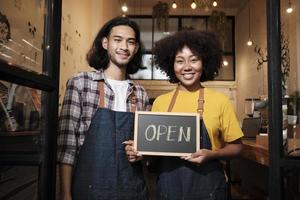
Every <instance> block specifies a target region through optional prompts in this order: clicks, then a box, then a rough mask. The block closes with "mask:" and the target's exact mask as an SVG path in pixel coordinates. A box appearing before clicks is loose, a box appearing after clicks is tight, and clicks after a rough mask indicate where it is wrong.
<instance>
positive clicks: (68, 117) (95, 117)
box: [58, 17, 150, 199]
mask: <svg viewBox="0 0 300 200" xmlns="http://www.w3.org/2000/svg"><path fill="white" fill-rule="evenodd" d="M141 58H142V53H141V41H140V31H139V27H138V26H137V24H136V23H134V22H133V21H131V20H129V19H128V18H124V17H117V18H114V19H112V20H110V21H109V22H107V23H106V24H105V25H104V26H103V27H102V28H101V30H100V31H99V33H98V34H97V36H96V38H95V40H94V42H93V45H92V48H91V49H90V51H89V52H88V54H87V60H88V63H89V65H90V66H91V67H93V68H95V69H96V71H93V72H84V73H79V74H78V75H76V76H74V77H73V78H71V79H70V80H69V81H68V83H67V89H66V95H65V98H64V102H63V107H62V110H61V116H60V123H59V135H58V162H59V168H60V176H61V196H62V199H146V198H147V197H146V189H145V184H144V179H143V175H142V166H141V163H134V164H130V163H129V162H128V161H127V158H126V154H125V152H124V145H123V144H122V143H123V141H125V140H128V139H132V134H133V116H134V115H133V112H134V111H135V110H149V109H150V104H149V100H148V97H147V94H146V92H145V90H144V88H143V87H141V86H139V85H136V84H135V83H134V82H132V81H130V80H128V75H129V74H133V73H135V72H137V70H138V69H139V67H140V66H141ZM77 154H78V155H77Z"/></svg>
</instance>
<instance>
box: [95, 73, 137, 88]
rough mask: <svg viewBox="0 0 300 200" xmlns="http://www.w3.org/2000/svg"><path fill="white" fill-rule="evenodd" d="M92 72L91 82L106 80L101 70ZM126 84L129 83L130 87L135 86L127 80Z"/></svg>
mask: <svg viewBox="0 0 300 200" xmlns="http://www.w3.org/2000/svg"><path fill="white" fill-rule="evenodd" d="M94 72H95V73H93V75H92V78H93V81H101V80H104V81H105V80H106V78H105V74H104V71H103V69H99V70H96V71H94ZM128 83H129V85H130V86H134V85H135V84H134V82H133V81H132V80H130V79H128Z"/></svg>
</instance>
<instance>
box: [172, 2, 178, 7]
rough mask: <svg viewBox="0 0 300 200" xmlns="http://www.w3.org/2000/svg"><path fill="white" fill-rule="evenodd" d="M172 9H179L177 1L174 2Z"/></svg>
mask: <svg viewBox="0 0 300 200" xmlns="http://www.w3.org/2000/svg"><path fill="white" fill-rule="evenodd" d="M172 8H173V9H176V8H177V4H176V1H173V3H172Z"/></svg>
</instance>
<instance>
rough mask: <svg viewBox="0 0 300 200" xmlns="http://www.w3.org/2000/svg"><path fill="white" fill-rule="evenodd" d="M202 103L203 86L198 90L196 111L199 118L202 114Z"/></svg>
mask: <svg viewBox="0 0 300 200" xmlns="http://www.w3.org/2000/svg"><path fill="white" fill-rule="evenodd" d="M203 104H204V88H203V87H201V88H200V90H199V97H198V109H197V112H198V113H199V114H200V118H201V119H202V116H203Z"/></svg>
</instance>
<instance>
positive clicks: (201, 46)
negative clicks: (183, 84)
mask: <svg viewBox="0 0 300 200" xmlns="http://www.w3.org/2000/svg"><path fill="white" fill-rule="evenodd" d="M184 46H187V47H188V48H189V49H190V50H191V51H192V52H193V53H194V54H195V55H196V56H198V57H199V58H200V59H201V61H202V68H203V72H202V75H201V78H200V81H201V82H204V81H208V80H213V79H214V77H215V76H217V75H218V72H219V69H220V66H221V62H222V48H221V44H220V41H219V40H218V38H217V37H216V35H215V34H213V33H210V32H201V31H196V30H183V31H179V32H177V33H175V34H174V35H171V36H168V37H165V38H163V39H161V40H159V41H157V42H156V43H155V45H154V48H153V54H154V62H155V64H157V65H158V67H159V68H160V69H161V70H162V71H163V72H165V73H166V74H167V76H168V77H169V78H170V80H169V81H170V82H171V83H178V82H179V80H178V79H177V78H176V75H175V72H174V60H175V56H176V54H177V52H178V51H181V50H182V49H183V47H184Z"/></svg>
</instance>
